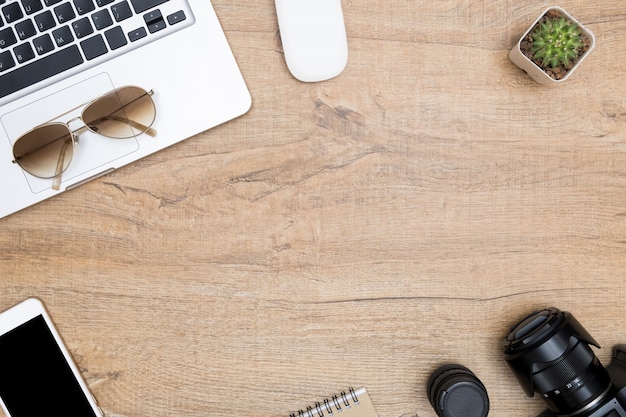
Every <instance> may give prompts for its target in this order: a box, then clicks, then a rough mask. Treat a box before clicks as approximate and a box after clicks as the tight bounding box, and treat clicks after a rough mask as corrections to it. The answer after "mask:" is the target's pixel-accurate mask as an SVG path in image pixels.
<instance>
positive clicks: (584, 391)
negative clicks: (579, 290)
mask: <svg viewBox="0 0 626 417" xmlns="http://www.w3.org/2000/svg"><path fill="white" fill-rule="evenodd" d="M589 345H593V346H596V347H600V346H599V345H598V343H597V342H596V341H595V340H594V339H593V338H592V337H591V335H589V333H588V332H587V331H586V330H585V329H584V328H583V327H582V325H581V324H580V323H579V322H578V321H577V320H576V319H575V318H574V316H572V315H571V314H570V313H567V312H561V311H560V310H559V309H557V308H554V307H550V308H547V309H544V310H540V311H535V312H533V313H532V314H530V315H529V316H527V317H526V318H524V319H522V320H521V321H520V322H519V323H518V324H516V325H515V326H513V327H512V328H511V330H510V332H509V335H508V336H507V337H506V338H505V339H504V343H503V348H504V358H505V360H506V361H507V363H508V364H509V366H510V367H511V369H512V371H513V373H514V374H515V376H516V377H517V379H518V381H519V383H520V385H521V386H522V388H524V391H525V392H526V394H527V395H529V396H533V395H534V393H535V392H537V393H540V394H542V396H543V398H544V399H545V400H546V402H547V404H548V408H549V409H550V410H551V411H553V412H554V413H556V414H575V413H580V412H582V411H584V410H587V409H588V408H591V407H595V405H596V404H599V403H600V404H601V403H602V400H603V399H604V398H605V397H606V396H607V395H608V393H609V389H610V387H611V380H610V377H609V374H608V372H607V371H606V369H605V368H604V367H603V366H602V364H601V363H600V361H599V360H598V358H597V357H596V356H595V354H594V353H593V351H592V350H591V348H590V346H589Z"/></svg>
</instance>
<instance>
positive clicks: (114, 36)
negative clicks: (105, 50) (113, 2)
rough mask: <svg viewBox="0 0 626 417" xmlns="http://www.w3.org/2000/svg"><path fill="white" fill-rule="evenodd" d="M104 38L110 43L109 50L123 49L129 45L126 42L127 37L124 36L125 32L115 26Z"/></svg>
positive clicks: (105, 33) (106, 32)
mask: <svg viewBox="0 0 626 417" xmlns="http://www.w3.org/2000/svg"><path fill="white" fill-rule="evenodd" d="M104 36H105V37H106V38H107V42H109V48H111V50H114V49H117V48H121V47H122V46H124V45H126V44H128V41H127V40H126V36H124V31H123V30H122V28H121V27H120V26H115V27H114V28H111V29H109V30H107V31H105V32H104Z"/></svg>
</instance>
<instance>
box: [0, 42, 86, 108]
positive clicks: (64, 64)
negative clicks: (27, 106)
mask: <svg viewBox="0 0 626 417" xmlns="http://www.w3.org/2000/svg"><path fill="white" fill-rule="evenodd" d="M83 62H84V60H83V57H82V55H81V54H80V49H78V46H77V45H72V46H70V47H68V48H65V49H61V50H60V51H57V52H55V53H53V54H50V55H47V56H44V57H43V58H41V59H38V60H36V61H33V62H31V63H29V64H26V65H24V66H23V67H20V68H16V69H14V70H13V71H10V72H7V73H5V74H1V75H0V98H2V97H6V96H8V95H9V94H12V93H15V92H16V91H19V90H21V89H23V88H26V87H28V86H31V85H33V84H36V83H38V82H40V81H43V80H45V79H47V78H50V77H52V76H53V75H56V74H59V73H61V72H63V71H65V70H68V69H70V68H73V67H75V66H77V65H80V64H82V63H83Z"/></svg>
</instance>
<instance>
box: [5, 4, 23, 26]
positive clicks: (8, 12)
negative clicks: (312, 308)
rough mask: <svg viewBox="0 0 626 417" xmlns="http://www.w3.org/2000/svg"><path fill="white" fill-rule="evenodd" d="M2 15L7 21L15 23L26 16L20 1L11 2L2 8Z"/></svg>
mask: <svg viewBox="0 0 626 417" xmlns="http://www.w3.org/2000/svg"><path fill="white" fill-rule="evenodd" d="M2 15H3V16H4V20H6V22H7V23H13V22H15V21H18V20H20V19H21V18H22V17H24V13H22V9H21V8H20V4H19V3H18V2H14V3H9V4H7V5H6V6H4V7H3V8H2Z"/></svg>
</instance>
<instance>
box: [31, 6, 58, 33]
mask: <svg viewBox="0 0 626 417" xmlns="http://www.w3.org/2000/svg"><path fill="white" fill-rule="evenodd" d="M35 24H36V25H37V27H38V28H39V32H45V31H46V30H48V29H51V28H53V27H54V26H55V25H56V22H55V21H54V17H53V16H52V12H50V10H46V11H45V12H43V13H39V14H38V15H37V16H35Z"/></svg>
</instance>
